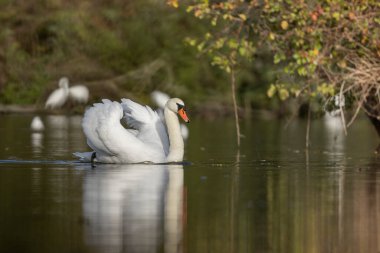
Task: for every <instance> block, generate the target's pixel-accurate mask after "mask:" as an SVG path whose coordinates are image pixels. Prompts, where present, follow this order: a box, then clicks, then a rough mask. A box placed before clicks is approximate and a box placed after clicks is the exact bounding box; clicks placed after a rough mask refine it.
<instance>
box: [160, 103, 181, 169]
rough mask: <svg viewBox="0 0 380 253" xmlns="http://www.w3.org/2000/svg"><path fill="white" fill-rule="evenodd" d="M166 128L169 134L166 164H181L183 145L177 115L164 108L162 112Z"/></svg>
mask: <svg viewBox="0 0 380 253" xmlns="http://www.w3.org/2000/svg"><path fill="white" fill-rule="evenodd" d="M164 115H165V121H166V126H167V129H168V134H169V143H170V146H169V154H168V156H167V157H166V161H167V162H182V160H183V153H184V143H183V139H182V135H181V129H180V126H179V121H178V117H177V115H176V114H175V113H174V112H173V111H171V110H170V109H168V108H166V107H165V110H164Z"/></svg>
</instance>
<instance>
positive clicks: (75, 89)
mask: <svg viewBox="0 0 380 253" xmlns="http://www.w3.org/2000/svg"><path fill="white" fill-rule="evenodd" d="M89 95H90V92H89V91H88V88H87V87H86V86H84V85H75V86H72V87H70V88H69V98H70V99H71V100H73V101H74V102H76V103H81V104H86V103H87V101H88V97H89Z"/></svg>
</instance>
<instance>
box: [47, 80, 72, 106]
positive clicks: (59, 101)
mask: <svg viewBox="0 0 380 253" xmlns="http://www.w3.org/2000/svg"><path fill="white" fill-rule="evenodd" d="M58 86H59V88H58V89H56V90H54V91H53V92H52V93H51V94H50V96H49V97H48V99H47V100H46V103H45V108H47V109H48V108H50V109H55V108H60V107H61V106H63V105H64V104H65V103H66V100H67V98H68V96H69V79H68V78H67V77H62V78H61V79H59V83H58Z"/></svg>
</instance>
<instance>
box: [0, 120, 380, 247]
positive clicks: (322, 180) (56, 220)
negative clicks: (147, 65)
mask: <svg viewBox="0 0 380 253" xmlns="http://www.w3.org/2000/svg"><path fill="white" fill-rule="evenodd" d="M31 119H32V116H31V115H6V116H4V115H0V133H1V137H0V138H1V139H0V252H32V253H34V252H36V253H44V252H46V253H48V252H107V253H108V252H110V253H112V252H189V253H193V252H197V253H199V252H211V253H213V252H218V253H220V252H273V253H278V252H300V253H303V252H337V253H340V252H346V253H347V252H353V253H357V252H366V253H367V252H379V251H380V233H379V231H380V161H379V160H378V159H376V157H375V156H374V155H373V152H372V151H373V149H374V148H375V147H376V145H377V142H378V139H377V136H376V134H375V132H374V130H373V129H372V127H371V126H370V125H369V123H368V122H367V120H366V119H359V120H358V121H357V122H356V124H354V126H353V127H352V128H351V129H349V136H347V137H345V136H344V134H343V133H342V132H341V131H340V130H339V124H335V125H334V124H331V123H330V124H327V123H326V121H324V120H315V121H313V122H312V126H311V148H310V150H309V152H307V153H306V152H305V149H304V146H305V138H304V137H305V126H306V122H304V121H302V120H295V121H294V122H292V123H291V124H290V125H289V126H288V127H287V128H284V125H285V123H286V122H284V121H276V120H265V119H258V118H253V119H252V120H250V121H247V122H243V125H242V132H243V134H244V135H245V138H243V139H242V147H241V149H240V152H237V150H236V148H235V144H234V143H235V142H234V127H233V126H234V124H233V121H230V120H225V119H220V120H217V121H212V122H205V121H202V120H196V119H195V120H193V121H192V123H191V124H190V125H189V127H190V139H189V140H188V141H187V144H186V154H185V156H186V160H187V161H190V162H191V165H185V166H180V165H98V166H97V167H96V168H94V169H92V168H91V166H89V165H88V164H80V163H77V162H76V161H75V160H74V158H73V157H72V155H71V153H72V152H75V151H85V150H87V147H86V144H85V139H84V136H83V134H82V130H81V126H80V120H81V117H79V116H75V117H74V116H70V117H66V116H44V117H43V121H44V123H45V127H46V130H45V131H44V132H43V133H32V132H31V130H30V129H29V125H30V122H31Z"/></svg>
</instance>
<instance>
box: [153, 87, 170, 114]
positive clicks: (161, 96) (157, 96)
mask: <svg viewBox="0 0 380 253" xmlns="http://www.w3.org/2000/svg"><path fill="white" fill-rule="evenodd" d="M150 98H151V99H152V101H153V103H155V104H156V105H157V106H158V107H159V108H161V109H164V108H165V105H166V102H168V100H169V99H170V96H169V95H168V94H166V93H164V92H162V91H159V90H155V91H153V92H152V93H150Z"/></svg>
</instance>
